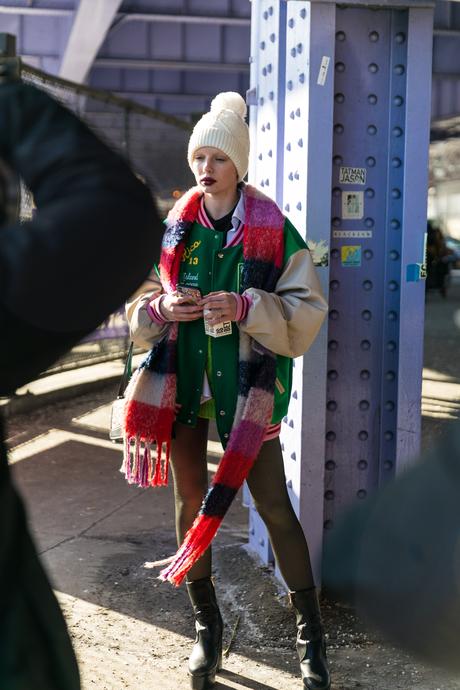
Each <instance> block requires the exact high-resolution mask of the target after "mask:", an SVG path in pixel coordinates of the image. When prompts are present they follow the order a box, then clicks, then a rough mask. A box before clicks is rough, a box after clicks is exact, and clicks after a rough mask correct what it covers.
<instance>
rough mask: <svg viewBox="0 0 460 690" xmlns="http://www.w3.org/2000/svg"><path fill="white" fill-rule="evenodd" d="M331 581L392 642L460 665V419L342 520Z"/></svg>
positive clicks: (331, 553) (328, 574) (330, 547)
mask: <svg viewBox="0 0 460 690" xmlns="http://www.w3.org/2000/svg"><path fill="white" fill-rule="evenodd" d="M324 584H325V586H326V587H327V588H328V589H329V590H330V591H332V592H333V593H335V594H336V595H338V596H339V597H340V598H342V599H345V600H346V601H348V602H350V603H352V604H353V605H354V606H356V608H357V610H358V612H359V613H361V614H362V615H363V616H364V617H365V618H367V620H368V621H370V622H371V623H373V624H375V625H376V626H378V627H379V628H380V629H381V630H382V631H383V632H384V633H386V634H387V635H388V636H389V637H390V639H391V640H392V641H393V642H395V643H397V644H399V645H400V646H401V647H403V648H404V649H407V650H409V651H411V652H413V653H414V654H416V655H417V656H419V657H421V658H422V659H424V660H425V661H428V662H430V663H433V664H436V665H439V666H443V667H444V668H446V669H450V670H453V671H457V672H458V671H460V425H458V424H457V425H455V426H454V425H453V426H452V428H451V430H450V433H449V434H448V435H446V436H445V437H444V439H443V440H442V441H441V442H440V443H439V444H437V445H436V446H435V447H434V448H433V449H432V450H431V451H430V452H428V453H427V454H426V455H425V456H424V457H423V458H422V459H421V460H420V461H418V462H417V464H415V465H414V466H413V467H412V468H411V469H409V470H408V471H406V472H405V473H404V474H402V475H401V476H400V477H399V478H398V479H397V480H396V481H394V482H393V483H391V484H388V486H386V487H385V488H384V489H383V490H381V491H380V492H379V493H377V494H376V496H374V497H372V498H370V499H369V500H368V501H366V503H364V504H361V505H359V506H357V507H355V508H353V509H352V510H351V511H349V512H348V513H346V514H345V515H344V517H343V518H342V520H341V521H339V522H338V524H337V527H336V528H335V529H334V531H333V533H331V535H330V536H329V538H328V540H327V542H326V547H325V557H324Z"/></svg>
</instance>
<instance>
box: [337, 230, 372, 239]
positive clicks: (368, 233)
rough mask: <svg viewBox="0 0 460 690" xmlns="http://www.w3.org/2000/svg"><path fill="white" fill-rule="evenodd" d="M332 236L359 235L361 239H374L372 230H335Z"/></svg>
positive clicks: (338, 237) (339, 237)
mask: <svg viewBox="0 0 460 690" xmlns="http://www.w3.org/2000/svg"><path fill="white" fill-rule="evenodd" d="M332 237H334V238H336V239H343V238H344V237H359V238H360V239H361V240H370V239H372V230H333V231H332Z"/></svg>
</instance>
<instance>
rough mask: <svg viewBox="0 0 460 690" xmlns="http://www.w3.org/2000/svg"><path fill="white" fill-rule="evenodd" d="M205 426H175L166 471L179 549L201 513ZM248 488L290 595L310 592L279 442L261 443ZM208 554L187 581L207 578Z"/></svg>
mask: <svg viewBox="0 0 460 690" xmlns="http://www.w3.org/2000/svg"><path fill="white" fill-rule="evenodd" d="M207 441H208V420H206V419H199V420H198V424H197V426H196V427H194V428H192V427H188V426H185V425H184V424H180V423H176V425H175V438H174V440H173V442H172V449H171V467H172V474H173V478H174V496H175V503H176V534H177V540H178V543H181V542H182V540H183V538H184V535H185V533H186V532H187V530H188V529H189V527H190V526H191V525H192V523H193V521H194V519H195V517H196V515H197V512H198V510H199V509H200V506H201V503H202V501H203V498H204V495H205V493H206V491H207V488H208V470H207V459H206V447H207ZM247 483H248V486H249V490H250V492H251V495H252V497H253V499H254V503H255V507H256V508H257V510H258V512H259V515H260V516H261V518H262V519H263V521H264V522H265V525H266V527H267V530H268V533H269V536H270V542H271V544H272V548H273V552H274V554H275V558H276V562H277V564H278V567H279V569H280V571H281V574H282V576H283V577H284V580H285V582H286V584H287V585H288V587H289V589H290V590H291V591H297V590H299V589H307V588H309V587H313V586H314V582H313V575H312V570H311V565H310V555H309V552H308V545H307V541H306V539H305V536H304V533H303V530H302V527H301V525H300V523H299V521H298V519H297V516H296V514H295V512H294V509H293V507H292V505H291V501H290V499H289V495H288V492H287V488H286V477H285V474H284V465H283V457H282V453H281V446H280V442H279V439H278V438H276V439H274V440H272V441H266V442H265V443H264V444H263V446H262V448H261V451H260V453H259V456H258V458H257V460H256V462H255V463H254V466H253V468H252V470H251V472H250V473H249V476H248V479H247ZM210 574H211V548H209V549H208V550H207V551H206V552H205V553H204V555H203V556H202V557H201V558H200V560H199V561H197V563H195V565H194V566H193V568H191V570H190V571H189V573H188V574H187V579H188V581H191V580H198V579H200V578H202V577H209V576H210Z"/></svg>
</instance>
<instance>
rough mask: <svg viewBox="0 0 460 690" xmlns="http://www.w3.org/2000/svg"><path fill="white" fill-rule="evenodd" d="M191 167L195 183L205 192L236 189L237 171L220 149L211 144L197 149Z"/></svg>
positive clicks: (225, 191) (223, 191) (223, 192)
mask: <svg viewBox="0 0 460 690" xmlns="http://www.w3.org/2000/svg"><path fill="white" fill-rule="evenodd" d="M192 169H193V174H194V175H195V180H196V182H197V184H198V185H199V187H201V189H202V190H203V191H204V192H206V193H207V194H225V193H227V192H232V191H234V190H235V189H236V185H237V183H238V173H237V171H236V168H235V165H234V163H233V162H232V160H231V159H230V158H229V157H228V156H227V155H226V154H225V153H224V152H223V151H221V150H220V149H216V148H214V147H213V146H203V147H202V148H200V149H197V150H196V151H195V153H194V155H193V161H192Z"/></svg>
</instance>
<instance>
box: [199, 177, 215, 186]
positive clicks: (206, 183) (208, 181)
mask: <svg viewBox="0 0 460 690" xmlns="http://www.w3.org/2000/svg"><path fill="white" fill-rule="evenodd" d="M200 182H201V184H203V185H204V186H205V187H209V186H210V185H212V184H215V182H216V181H215V179H214V178H213V177H202V178H201V180H200Z"/></svg>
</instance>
